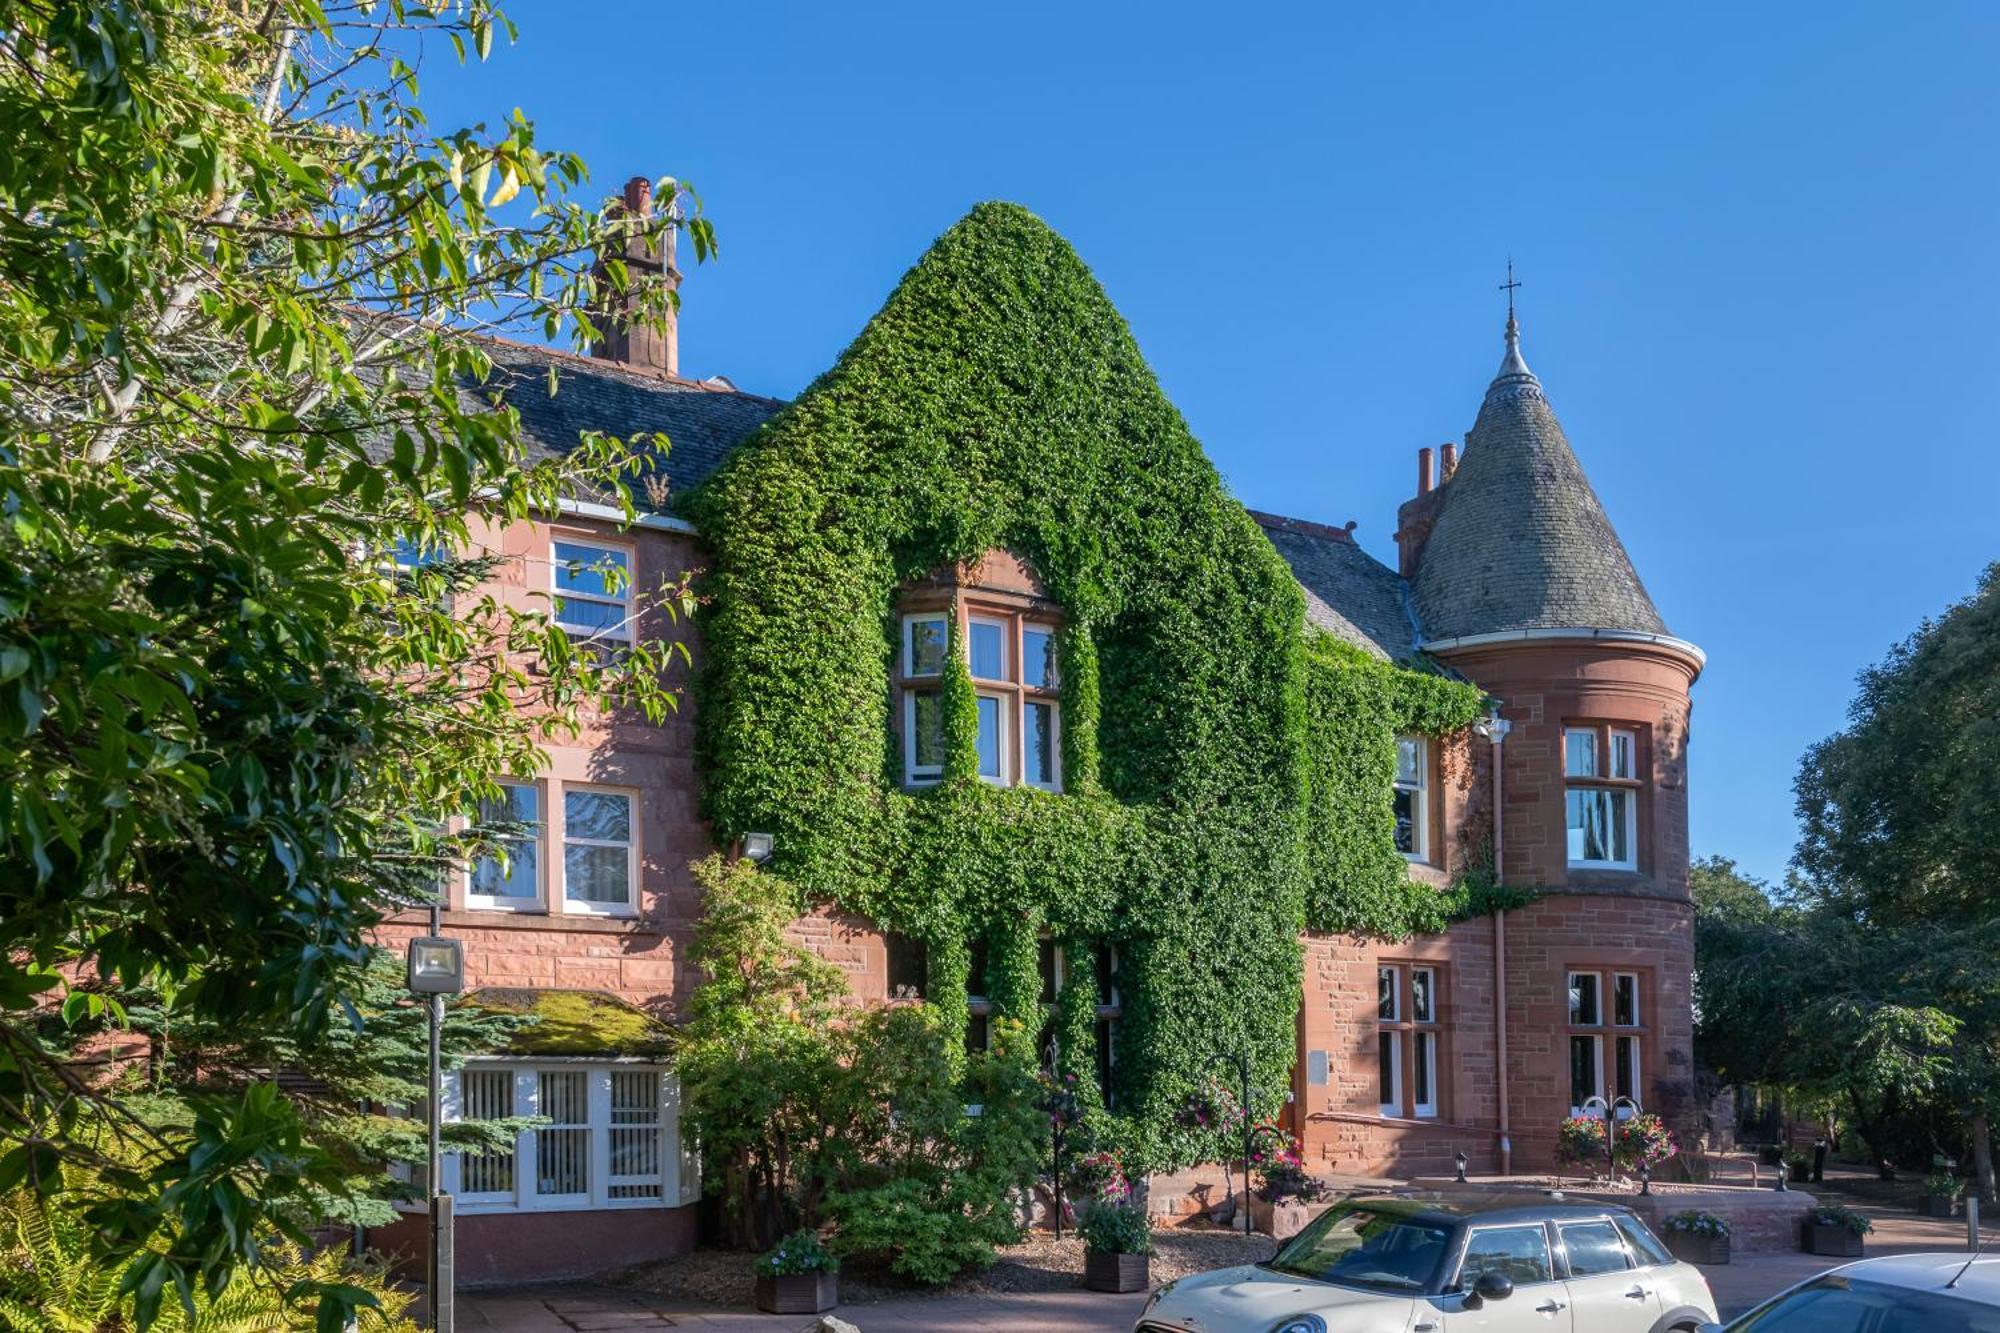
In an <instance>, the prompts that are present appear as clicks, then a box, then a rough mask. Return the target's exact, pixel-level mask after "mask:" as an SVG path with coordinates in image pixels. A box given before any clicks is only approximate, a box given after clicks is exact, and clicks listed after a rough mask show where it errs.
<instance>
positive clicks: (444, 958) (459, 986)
mask: <svg viewBox="0 0 2000 1333" xmlns="http://www.w3.org/2000/svg"><path fill="white" fill-rule="evenodd" d="M409 957H410V974H409V987H410V993H411V994H413V995H456V994H458V993H459V992H460V991H462V990H464V989H465V953H464V951H463V950H462V949H460V948H459V944H458V941H457V940H451V939H446V938H445V937H444V936H442V935H419V936H417V937H416V938H415V939H413V940H411V941H410V955H409Z"/></svg>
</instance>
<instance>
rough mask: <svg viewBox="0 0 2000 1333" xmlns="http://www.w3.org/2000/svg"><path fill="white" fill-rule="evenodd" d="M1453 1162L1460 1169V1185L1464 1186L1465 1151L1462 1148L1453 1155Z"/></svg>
mask: <svg viewBox="0 0 2000 1333" xmlns="http://www.w3.org/2000/svg"><path fill="white" fill-rule="evenodd" d="M1451 1160H1452V1163H1453V1165H1455V1166H1457V1167H1458V1183H1459V1184H1461V1185H1463V1184H1464V1183H1465V1149H1463V1148H1460V1149H1459V1150H1458V1151H1457V1152H1455V1153H1453V1154H1452V1155H1451Z"/></svg>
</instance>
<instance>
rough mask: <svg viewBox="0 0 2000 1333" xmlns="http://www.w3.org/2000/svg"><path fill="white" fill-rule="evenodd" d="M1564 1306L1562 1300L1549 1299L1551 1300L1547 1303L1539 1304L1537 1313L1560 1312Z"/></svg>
mask: <svg viewBox="0 0 2000 1333" xmlns="http://www.w3.org/2000/svg"><path fill="white" fill-rule="evenodd" d="M1562 1308H1563V1305H1562V1302H1561V1301H1549V1302H1548V1303H1547V1304H1544V1305H1537V1306H1536V1307H1535V1313H1536V1314H1560V1313H1562Z"/></svg>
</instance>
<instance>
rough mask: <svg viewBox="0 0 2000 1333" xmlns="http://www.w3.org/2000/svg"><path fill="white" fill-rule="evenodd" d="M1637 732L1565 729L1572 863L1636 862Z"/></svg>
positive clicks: (1629, 865)
mask: <svg viewBox="0 0 2000 1333" xmlns="http://www.w3.org/2000/svg"><path fill="white" fill-rule="evenodd" d="M1638 774H1639V735H1638V733H1637V732H1636V731H1632V730H1629V729H1626V728H1620V727H1600V726H1571V727H1565V728H1564V729H1563V775H1564V779H1565V784H1564V790H1563V800H1564V803H1565V806H1566V817H1567V825H1568V838H1569V863H1570V864H1571V865H1572V866H1578V867H1585V868H1598V869H1608V870H1633V869H1636V868H1637V867H1638V843H1639V828H1638V824H1639V778H1638Z"/></svg>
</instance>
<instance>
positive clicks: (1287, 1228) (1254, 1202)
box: [1250, 1194, 1314, 1240]
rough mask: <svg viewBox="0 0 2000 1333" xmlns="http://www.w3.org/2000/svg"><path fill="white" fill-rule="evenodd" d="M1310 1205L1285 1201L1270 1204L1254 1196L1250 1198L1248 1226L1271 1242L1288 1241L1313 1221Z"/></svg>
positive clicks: (1268, 1201) (1266, 1200) (1312, 1211)
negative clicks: (1267, 1237)
mask: <svg viewBox="0 0 2000 1333" xmlns="http://www.w3.org/2000/svg"><path fill="white" fill-rule="evenodd" d="M1313 1216H1314V1210H1313V1207H1312V1205H1311V1204H1305V1203H1298V1202H1295V1201H1292V1200H1287V1201H1286V1202H1284V1203H1272V1202H1271V1201H1270V1200H1268V1199H1264V1198H1260V1197H1258V1196H1257V1195H1255V1194H1252V1195H1251V1196H1250V1225H1251V1227H1252V1228H1254V1229H1255V1230H1257V1231H1261V1232H1263V1233H1264V1234H1265V1235H1267V1236H1269V1237H1271V1239H1273V1240H1290V1239H1291V1238H1292V1237H1293V1236H1296V1235H1298V1234H1299V1232H1301V1231H1303V1230H1305V1226H1306V1223H1308V1222H1310V1221H1312V1220H1313Z"/></svg>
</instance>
